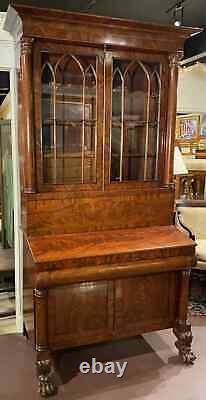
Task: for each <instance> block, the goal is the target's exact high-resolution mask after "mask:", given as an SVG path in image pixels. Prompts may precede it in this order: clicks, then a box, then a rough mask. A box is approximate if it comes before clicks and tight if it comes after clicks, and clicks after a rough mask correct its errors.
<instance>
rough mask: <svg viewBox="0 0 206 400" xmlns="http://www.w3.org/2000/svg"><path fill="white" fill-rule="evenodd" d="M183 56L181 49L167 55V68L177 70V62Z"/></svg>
mask: <svg viewBox="0 0 206 400" xmlns="http://www.w3.org/2000/svg"><path fill="white" fill-rule="evenodd" d="M183 56H184V51H183V50H182V49H180V50H177V51H176V52H175V53H173V54H170V55H169V66H170V68H177V67H178V65H179V62H180V61H181V60H182V58H183Z"/></svg>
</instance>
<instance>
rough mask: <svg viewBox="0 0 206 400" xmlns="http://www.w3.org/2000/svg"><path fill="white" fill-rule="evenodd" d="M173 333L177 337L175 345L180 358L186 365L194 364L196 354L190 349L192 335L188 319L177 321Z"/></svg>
mask: <svg viewBox="0 0 206 400" xmlns="http://www.w3.org/2000/svg"><path fill="white" fill-rule="evenodd" d="M174 334H175V335H176V337H177V341H176V342H175V346H176V347H177V349H178V351H179V355H180V358H181V360H182V361H183V362H184V363H185V364H187V365H190V364H194V361H195V360H196V356H195V354H194V353H193V352H192V349H191V344H192V339H193V336H192V330H191V324H190V321H186V322H184V321H179V322H177V325H176V327H175V328H174Z"/></svg>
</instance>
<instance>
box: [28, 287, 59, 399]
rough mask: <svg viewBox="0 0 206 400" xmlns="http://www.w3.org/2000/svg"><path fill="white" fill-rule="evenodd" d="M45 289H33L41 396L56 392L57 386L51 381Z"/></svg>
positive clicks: (51, 370) (51, 363)
mask: <svg viewBox="0 0 206 400" xmlns="http://www.w3.org/2000/svg"><path fill="white" fill-rule="evenodd" d="M47 295H48V293H47V290H45V289H44V290H40V289H35V290H34V313H35V314H34V315H35V348H36V352H37V362H36V366H37V376H38V380H39V392H40V394H41V396H42V397H49V396H52V395H54V394H56V393H57V386H56V385H55V383H54V382H53V381H52V373H53V370H54V368H53V362H52V357H51V352H50V349H49V346H48V326H47V324H48V318H47V312H48V310H47V308H48V304H47V301H48V299H47Z"/></svg>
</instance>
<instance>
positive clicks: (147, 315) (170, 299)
mask: <svg viewBox="0 0 206 400" xmlns="http://www.w3.org/2000/svg"><path fill="white" fill-rule="evenodd" d="M177 283H178V282H177V276H176V275H175V273H173V272H171V273H161V274H154V275H144V276H138V277H135V278H129V279H120V280H117V281H116V290H115V293H116V294H115V329H116V330H117V331H119V332H121V331H125V329H126V330H127V331H132V330H134V333H135V332H136V331H137V330H138V327H141V328H142V329H143V331H144V327H147V326H148V325H150V326H151V327H153V326H155V327H156V326H158V325H160V326H161V324H162V323H164V324H165V323H166V324H167V322H168V323H169V321H173V320H174V318H175V315H176V303H175V300H174V299H176V298H177V294H178V293H177V289H178V285H177ZM125 327H126V328H125Z"/></svg>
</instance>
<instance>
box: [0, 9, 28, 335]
mask: <svg viewBox="0 0 206 400" xmlns="http://www.w3.org/2000/svg"><path fill="white" fill-rule="evenodd" d="M5 19H6V13H0V71H2V70H3V71H9V73H10V105H11V108H10V119H11V138H12V160H13V182H14V185H13V188H14V193H13V196H14V255H15V290H16V331H17V333H22V331H23V246H22V231H21V210H20V206H21V204H20V174H19V153H18V103H17V74H18V69H19V54H20V45H19V39H18V28H19V26H17V25H16V24H14V23H13V27H14V29H15V33H14V36H11V35H10V33H8V32H7V31H5V30H4V29H3V26H4V22H5Z"/></svg>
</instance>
